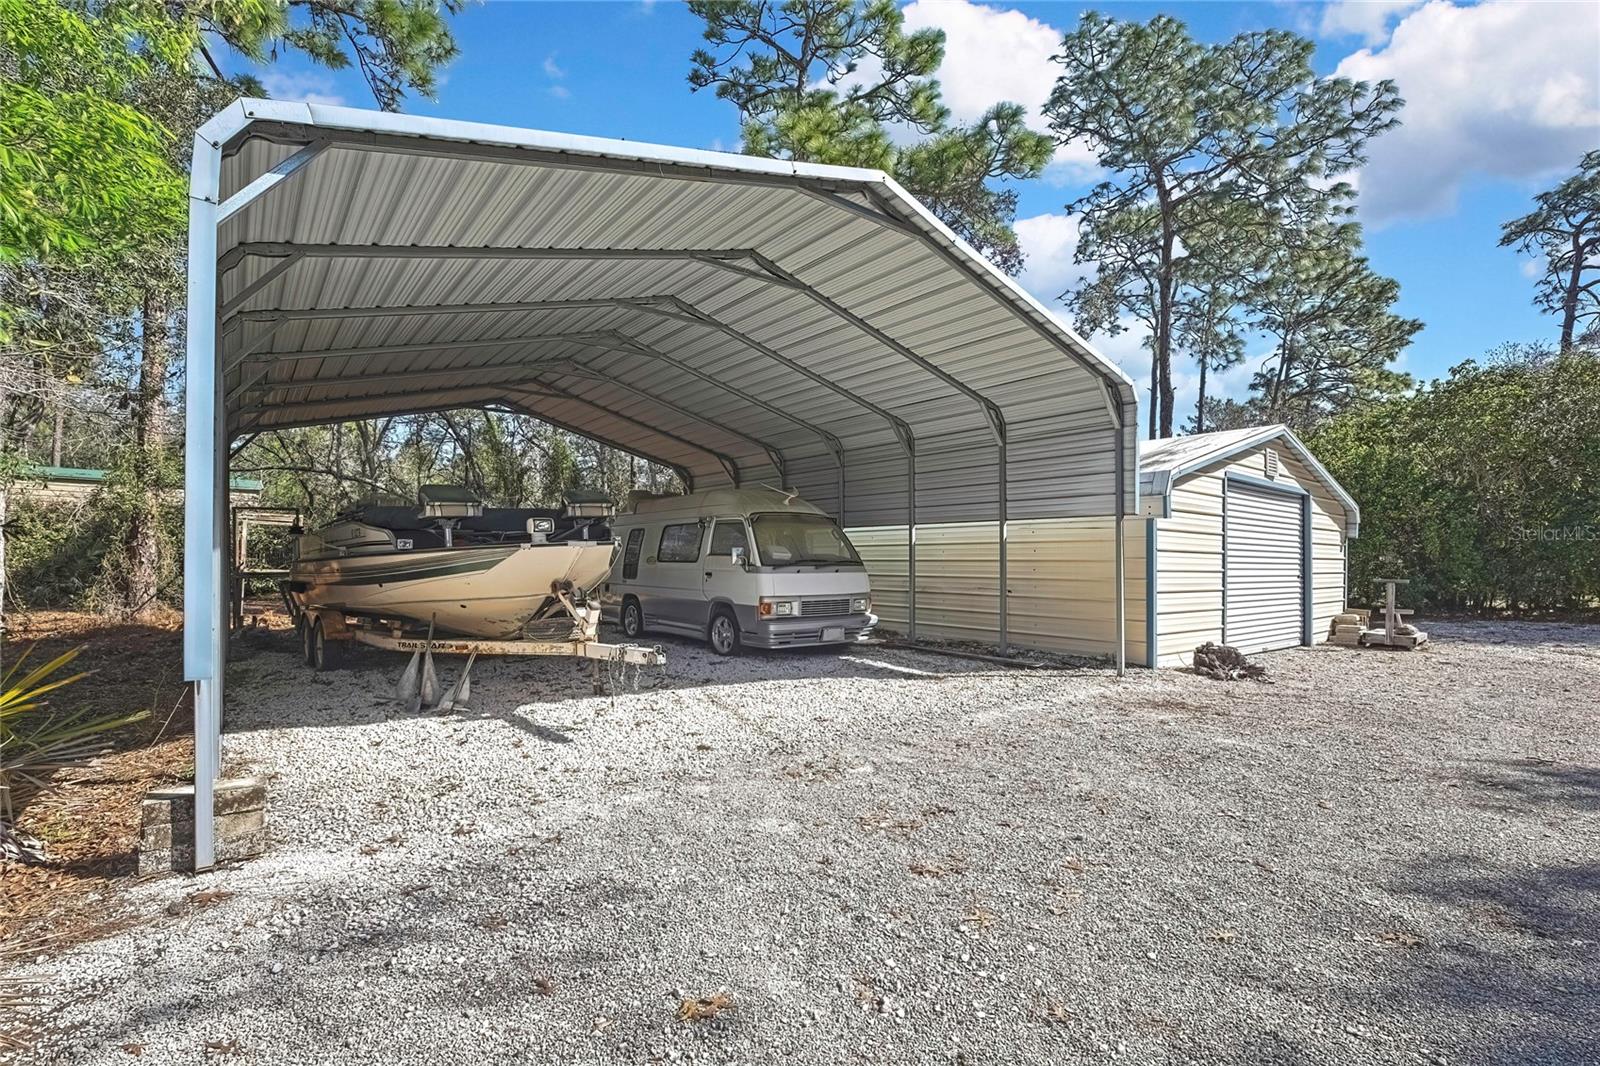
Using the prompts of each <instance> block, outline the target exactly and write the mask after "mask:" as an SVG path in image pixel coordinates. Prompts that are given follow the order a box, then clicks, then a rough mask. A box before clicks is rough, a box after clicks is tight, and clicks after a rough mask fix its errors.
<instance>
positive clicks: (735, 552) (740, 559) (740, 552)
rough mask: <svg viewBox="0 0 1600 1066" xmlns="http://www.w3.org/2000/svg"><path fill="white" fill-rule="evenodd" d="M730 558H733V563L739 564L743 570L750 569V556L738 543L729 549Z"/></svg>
mask: <svg viewBox="0 0 1600 1066" xmlns="http://www.w3.org/2000/svg"><path fill="white" fill-rule="evenodd" d="M728 558H730V559H732V560H733V565H734V566H737V567H738V568H739V569H741V570H745V569H748V568H749V566H750V558H749V556H748V555H746V554H745V550H744V549H743V548H742V547H740V546H739V545H737V544H735V545H734V546H733V547H731V548H729V549H728Z"/></svg>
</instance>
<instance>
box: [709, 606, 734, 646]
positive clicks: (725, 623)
mask: <svg viewBox="0 0 1600 1066" xmlns="http://www.w3.org/2000/svg"><path fill="white" fill-rule="evenodd" d="M710 636H711V650H712V651H714V652H716V653H717V654H718V655H737V654H739V623H738V621H737V620H735V618H734V617H733V612H732V611H730V610H728V609H727V608H726V607H719V608H718V609H717V613H716V614H714V615H712V616H711V634H710Z"/></svg>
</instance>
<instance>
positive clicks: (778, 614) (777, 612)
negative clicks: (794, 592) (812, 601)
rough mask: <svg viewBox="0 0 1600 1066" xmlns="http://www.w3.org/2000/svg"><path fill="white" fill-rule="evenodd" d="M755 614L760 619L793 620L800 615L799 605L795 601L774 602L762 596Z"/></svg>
mask: <svg viewBox="0 0 1600 1066" xmlns="http://www.w3.org/2000/svg"><path fill="white" fill-rule="evenodd" d="M757 613H758V614H760V615H761V617H762V618H793V617H794V616H795V615H797V614H799V613H800V604H799V603H798V602H797V601H795V600H774V599H768V598H767V597H765V596H763V597H762V598H761V603H760V605H759V606H758V607H757Z"/></svg>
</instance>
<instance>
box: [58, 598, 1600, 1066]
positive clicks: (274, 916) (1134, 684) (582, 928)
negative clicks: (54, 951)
mask: <svg viewBox="0 0 1600 1066" xmlns="http://www.w3.org/2000/svg"><path fill="white" fill-rule="evenodd" d="M1430 628H1431V629H1432V631H1433V632H1434V635H1435V639H1436V643H1435V644H1434V646H1433V647H1432V648H1430V649H1428V650H1426V651H1423V652H1419V653H1413V654H1407V653H1400V652H1383V651H1355V650H1350V649H1340V648H1332V647H1323V648H1317V649H1314V650H1303V651H1293V652H1284V653H1277V654H1273V655H1270V656H1265V657H1263V659H1264V661H1265V662H1266V663H1267V665H1268V667H1269V668H1270V670H1271V683H1270V684H1259V683H1251V682H1241V683H1235V684H1227V683H1221V682H1215V681H1208V680H1205V679H1202V678H1198V677H1195V676H1193V675H1190V674H1187V673H1184V672H1179V671H1162V672H1160V673H1158V674H1155V675H1151V674H1149V673H1145V672H1142V671H1139V672H1132V673H1130V676H1129V677H1128V678H1126V679H1125V680H1122V681H1120V682H1119V681H1118V680H1117V679H1116V678H1115V677H1113V676H1111V675H1110V674H1109V673H1108V672H1106V671H1104V670H1100V669H1079V670H1065V669H1063V670H1057V669H1048V670H1039V671H1017V670H1007V669H1003V668H997V667H994V666H990V665H986V664H983V663H978V662H974V661H970V660H960V659H953V658H947V657H941V656H935V655H930V654H924V653H919V652H910V651H901V650H888V649H883V648H866V649H858V650H853V651H851V652H850V653H847V654H835V653H802V654H783V655H766V656H756V655H751V656H747V657H745V658H742V659H738V660H733V661H724V660H717V659H715V658H714V657H713V656H711V655H710V654H709V653H708V652H706V651H704V650H702V649H701V648H699V647H697V646H695V645H691V644H688V643H684V642H678V641H671V642H669V643H668V644H667V647H668V651H669V654H670V656H671V658H672V664H671V666H670V667H669V674H668V676H667V678H666V679H665V680H664V681H663V682H662V683H661V685H660V687H656V688H648V687H647V688H645V689H644V690H642V691H639V692H637V693H632V694H625V695H617V696H615V697H614V698H604V697H602V698H596V697H593V696H591V695H590V689H589V684H588V680H587V677H586V675H584V674H583V673H581V672H579V670H577V669H576V668H575V664H573V663H571V662H564V661H505V660H502V661H480V662H479V664H478V667H477V668H476V669H475V671H474V678H475V692H474V694H475V696H476V700H477V703H478V704H479V706H480V708H481V710H480V711H479V712H478V713H476V714H473V715H452V716H444V717H440V716H429V715H426V714H424V715H421V716H416V717H408V716H404V715H401V714H398V713H397V711H396V708H395V706H394V705H393V704H392V703H391V702H389V701H388V696H389V693H390V691H391V684H392V681H393V679H394V677H395V676H396V675H397V674H398V671H399V669H400V667H401V665H403V664H402V661H401V659H400V658H399V657H392V656H384V655H381V654H378V653H363V654H361V655H359V656H358V657H357V658H356V661H355V662H354V663H353V664H352V666H351V668H350V669H347V670H345V671H342V672H339V673H336V674H331V675H326V676H318V677H313V676H311V675H310V674H309V673H308V672H307V671H306V670H305V669H304V668H303V667H301V666H299V665H298V664H297V660H296V657H295V656H294V654H293V651H292V649H291V647H290V644H291V639H290V638H289V637H288V636H287V635H285V634H282V633H278V634H272V635H259V634H258V635H253V636H252V637H251V638H249V639H248V640H247V641H245V642H244V643H243V646H242V647H241V648H240V655H239V658H238V659H237V661H235V662H234V663H233V664H231V665H230V668H229V671H230V677H231V679H232V687H231V690H230V697H231V698H230V704H231V706H230V708H229V714H228V722H227V728H228V731H229V732H228V736H227V738H226V741H225V746H226V752H227V757H228V759H229V761H230V762H233V763H235V764H250V765H252V766H254V767H255V768H256V769H258V770H259V771H261V772H264V773H268V774H270V775H272V777H273V783H272V789H273V793H272V801H271V812H270V818H271V823H272V830H273V835H274V847H273V850H272V851H271V853H270V854H269V855H267V856H266V857H264V858H262V859H259V860H256V861H253V862H250V863H248V864H246V865H243V866H240V867H238V868H235V869H228V870H224V871H221V872H217V873H213V874H210V875H208V876H205V877H202V878H199V879H189V878H170V879H167V880H163V881H157V882H150V883H146V884H141V885H138V886H136V887H134V888H133V889H132V890H131V891H130V894H129V898H128V900H127V901H126V902H127V905H128V906H129V907H130V908H132V909H133V910H134V911H135V912H137V913H138V915H139V916H140V917H141V919H142V920H141V921H139V922H138V923H136V924H135V925H133V926H132V927H130V928H129V929H127V930H125V931H123V932H120V933H117V934H115V935H113V936H110V937H108V938H106V939H103V940H99V941H97V942H93V943H89V944H83V945H79V946H77V947H74V948H72V949H70V951H69V952H67V953H66V954H65V955H63V956H61V957H58V958H54V959H51V960H49V961H48V962H46V963H45V964H43V965H42V966H40V967H39V970H40V971H41V972H42V971H49V972H50V973H51V974H52V975H53V988H54V992H55V994H56V995H57V997H58V999H59V1000H60V1001H61V1002H62V1003H64V1006H63V1007H62V1008H61V1009H60V1011H59V1012H58V1013H57V1014H56V1016H55V1019H54V1020H55V1023H56V1025H57V1028H58V1033H57V1035H55V1036H54V1037H52V1038H51V1040H50V1042H49V1043H48V1045H47V1046H46V1047H45V1048H44V1049H43V1051H42V1057H43V1058H44V1059H45V1060H46V1061H55V1062H75V1063H76V1062H83V1063H119V1064H120V1063H128V1062H131V1061H135V1060H134V1058H133V1056H137V1061H139V1062H143V1063H199V1062H203V1061H222V1062H229V1063H234V1062H238V1063H244V1062H261V1063H377V1062H381V1063H430V1064H431V1063H473V1064H477V1063H499V1062H510V1061H528V1062H537V1063H550V1064H567V1063H647V1062H705V1063H734V1062H737V1063H752V1064H765V1063H773V1062H778V1061H783V1062H787V1063H796V1064H807V1063H817V1064H822V1063H828V1064H832V1063H843V1062H864V1063H923V1062H960V1063H966V1064H971V1066H978V1064H986V1063H1045V1062H1062V1063H1067V1062H1110V1061H1120V1062H1139V1063H1145V1062H1197V1063H1223V1062H1227V1063H1233V1062H1240V1063H1246V1062H1248V1063H1258V1062H1259V1063H1268V1062H1270V1063H1308V1064H1309V1063H1330V1062H1338V1063H1412V1062H1425V1063H1463V1064H1465V1063H1518V1064H1531V1063H1556V1062H1559V1063H1580V1062H1584V1063H1593V1062H1596V1061H1600V1036H1597V1034H1600V900H1597V898H1596V893H1597V891H1600V854H1597V850H1600V849H1597V841H1600V766H1597V763H1600V754H1597V753H1600V706H1597V704H1600V697H1597V693H1600V627H1587V628H1585V627H1576V626H1559V625H1487V624H1470V625H1469V624H1461V625H1442V624H1441V625H1434V626H1431V627H1430ZM454 670H455V666H454V664H453V662H452V663H450V664H448V665H447V667H446V670H445V675H446V679H447V680H448V678H450V677H452V676H453V675H454ZM199 889H206V890H215V889H221V890H224V891H225V892H226V893H231V895H227V896H226V897H225V898H220V899H216V900H215V901H213V902H210V903H205V902H203V901H202V902H185V901H186V900H187V899H189V897H191V896H192V895H193V894H194V893H195V892H196V891H197V890H199ZM718 993H721V994H723V995H724V996H725V997H727V999H725V1000H719V1001H718V1002H719V1003H725V1002H729V1001H731V1004H732V1005H731V1006H730V1007H726V1008H725V1009H722V1010H721V1011H720V1012H716V1016H715V1017H713V1018H709V1019H705V1020H699V1021H686V1020H680V1019H679V1018H678V1017H677V1012H678V1011H679V1007H680V1003H681V1002H682V1001H683V1000H686V999H687V1000H694V999H699V998H705V997H711V996H713V995H714V994H718ZM712 1010H713V1011H715V1008H712Z"/></svg>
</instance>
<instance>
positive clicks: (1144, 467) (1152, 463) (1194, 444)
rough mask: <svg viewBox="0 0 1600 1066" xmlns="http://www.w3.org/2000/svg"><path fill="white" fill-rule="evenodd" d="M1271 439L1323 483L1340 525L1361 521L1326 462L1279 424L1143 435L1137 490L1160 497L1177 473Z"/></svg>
mask: <svg viewBox="0 0 1600 1066" xmlns="http://www.w3.org/2000/svg"><path fill="white" fill-rule="evenodd" d="M1274 441H1277V442H1281V444H1282V445H1283V446H1284V447H1286V448H1287V449H1288V450H1289V451H1291V452H1293V453H1294V455H1295V456H1296V458H1298V459H1299V460H1300V461H1301V462H1302V463H1304V464H1305V465H1306V468H1307V469H1309V470H1310V471H1311V473H1312V474H1313V475H1314V476H1315V477H1316V478H1317V480H1318V481H1320V482H1322V484H1323V485H1325V486H1326V487H1327V489H1328V491H1329V492H1330V493H1332V494H1333V496H1334V498H1335V499H1337V500H1338V501H1339V502H1340V503H1341V504H1342V505H1343V506H1344V509H1345V512H1346V520H1345V529H1346V531H1347V532H1348V533H1349V535H1350V536H1352V537H1353V536H1355V535H1356V534H1357V533H1358V531H1359V530H1360V526H1361V507H1360V505H1358V504H1357V503H1356V501H1355V498H1354V497H1352V496H1351V495H1350V494H1349V493H1348V492H1346V491H1345V489H1344V486H1343V485H1340V484H1339V482H1337V481H1336V480H1334V477H1333V475H1332V474H1330V473H1328V470H1327V467H1325V466H1323V465H1322V463H1320V462H1319V461H1318V460H1317V457H1316V456H1315V455H1313V454H1311V449H1310V448H1307V447H1306V446H1305V442H1303V441H1302V440H1301V439H1300V438H1299V437H1297V436H1295V435H1294V432H1293V431H1292V430H1290V429H1289V427H1288V426H1285V425H1269V426H1249V427H1246V428H1244V429H1226V430H1219V431H1217V432H1215V433H1190V434H1187V435H1185V436H1182V437H1165V438H1162V439H1161V440H1153V441H1145V442H1144V443H1143V444H1141V446H1140V448H1139V491H1140V495H1143V496H1149V497H1165V496H1167V495H1168V494H1170V493H1171V491H1172V487H1173V486H1174V485H1176V484H1177V482H1178V481H1179V479H1181V478H1182V477H1184V476H1185V475H1187V474H1191V473H1193V472H1195V471H1196V470H1201V469H1204V468H1205V467H1208V466H1210V465H1212V464H1213V463H1217V462H1221V461H1223V460H1225V459H1231V458H1233V457H1234V456H1237V455H1244V454H1246V453H1248V452H1251V451H1254V450H1255V449H1257V448H1260V447H1264V446H1265V445H1267V444H1270V443H1272V442H1274Z"/></svg>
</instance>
